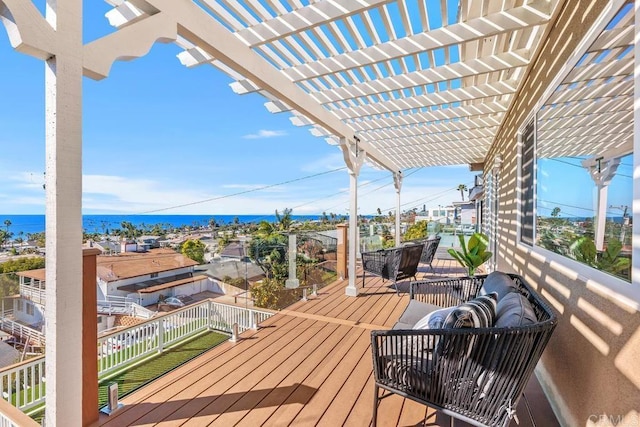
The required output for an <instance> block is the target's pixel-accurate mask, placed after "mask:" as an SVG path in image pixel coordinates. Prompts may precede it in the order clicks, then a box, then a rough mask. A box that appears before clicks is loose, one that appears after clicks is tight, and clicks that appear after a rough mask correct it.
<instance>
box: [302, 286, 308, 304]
mask: <svg viewBox="0 0 640 427" xmlns="http://www.w3.org/2000/svg"><path fill="white" fill-rule="evenodd" d="M302 301H308V299H307V288H303V289H302Z"/></svg>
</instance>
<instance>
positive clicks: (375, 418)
mask: <svg viewBox="0 0 640 427" xmlns="http://www.w3.org/2000/svg"><path fill="white" fill-rule="evenodd" d="M377 423H378V385H377V384H376V385H375V388H374V390H373V418H372V420H371V426H372V427H376V424H377Z"/></svg>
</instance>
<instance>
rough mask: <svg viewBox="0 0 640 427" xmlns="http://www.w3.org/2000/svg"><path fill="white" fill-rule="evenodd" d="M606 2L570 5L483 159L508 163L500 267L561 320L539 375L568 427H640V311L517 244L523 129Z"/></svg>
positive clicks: (577, 1) (501, 208)
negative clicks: (514, 275) (520, 278)
mask: <svg viewBox="0 0 640 427" xmlns="http://www.w3.org/2000/svg"><path fill="white" fill-rule="evenodd" d="M608 3H609V2H608V1H604V0H597V1H596V0H589V1H587V0H568V1H566V2H565V3H564V6H563V8H562V9H561V11H560V13H559V14H558V15H557V20H556V21H555V24H554V25H553V26H552V28H551V30H550V33H549V34H548V37H547V38H546V41H544V42H543V47H542V50H541V52H540V55H539V56H538V58H537V60H536V62H535V65H534V67H533V68H532V72H531V73H530V75H529V76H528V78H527V79H526V80H525V83H524V85H523V87H522V89H521V92H520V93H519V95H518V96H517V97H516V101H515V103H514V105H512V108H511V110H510V112H509V113H508V114H507V116H506V119H505V122H504V123H503V125H502V128H501V129H500V132H499V133H498V136H497V139H496V142H495V143H494V145H493V146H492V149H491V150H490V152H489V155H488V157H487V159H486V160H485V165H486V167H487V168H490V167H491V166H492V165H493V159H494V158H495V156H496V155H498V154H500V155H501V156H502V158H503V161H504V163H503V166H502V170H501V173H500V174H501V176H500V190H499V198H500V199H499V208H498V214H499V220H498V221H499V222H498V258H497V261H498V269H500V270H503V271H512V272H516V273H519V274H521V275H523V276H524V277H525V278H526V279H527V281H528V282H529V283H531V284H532V285H533V286H534V287H535V288H537V290H538V291H539V292H541V294H542V295H543V296H544V297H545V298H546V300H547V301H548V302H549V303H550V304H551V305H552V306H553V307H554V309H555V310H556V312H557V313H558V314H559V317H560V322H559V326H558V328H557V329H556V331H555V333H554V336H553V337H552V339H551V342H550V343H549V346H548V347H547V349H546V351H545V353H544V355H543V358H542V360H541V363H540V364H539V365H538V369H537V371H536V373H537V375H538V377H539V379H540V380H541V383H542V384H543V387H544V388H545V391H546V392H547V395H548V397H549V399H550V401H551V403H552V405H553V406H554V409H555V410H556V414H557V416H558V417H559V419H560V421H561V423H562V424H563V425H565V426H591V425H614V424H615V425H621V426H622V425H624V426H640V362H638V361H639V360H640V313H638V311H636V310H635V309H634V308H632V306H631V305H629V304H624V303H623V302H620V301H619V300H618V299H617V298H615V297H614V296H613V295H612V294H611V292H607V291H606V289H605V290H603V289H599V288H598V286H597V284H596V283H593V278H586V277H580V276H579V275H578V274H576V273H575V271H574V270H572V269H571V268H570V267H567V266H566V265H564V263H558V262H553V261H551V260H550V259H548V258H547V257H545V256H544V255H540V253H532V252H531V251H530V250H529V249H527V247H526V246H524V245H520V244H518V236H517V222H518V217H517V209H518V204H517V193H518V190H517V176H518V172H517V168H518V148H517V132H518V130H519V129H520V128H521V127H522V126H523V125H524V123H525V121H526V120H527V119H528V117H529V116H530V114H531V113H532V112H533V109H534V106H535V104H536V102H538V100H539V99H540V98H541V96H542V95H543V92H544V91H545V90H546V88H547V87H548V86H549V85H550V82H551V81H552V80H553V78H554V77H555V76H556V75H557V74H558V73H559V71H560V69H561V67H562V66H563V65H564V63H565V62H566V61H567V59H568V58H569V56H570V55H571V54H572V53H573V52H574V50H575V48H576V46H577V45H578V43H579V42H580V41H581V40H582V38H583V37H584V35H585V34H586V33H587V31H588V30H589V28H590V27H591V26H592V24H593V23H594V21H595V20H596V18H597V17H598V15H599V14H600V13H601V12H602V10H603V9H604V8H605V7H606V6H607V4H608ZM485 172H488V169H487V170H486V171H485ZM636 185H638V184H637V183H636Z"/></svg>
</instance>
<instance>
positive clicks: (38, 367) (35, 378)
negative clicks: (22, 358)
mask: <svg viewBox="0 0 640 427" xmlns="http://www.w3.org/2000/svg"><path fill="white" fill-rule="evenodd" d="M0 385H2V398H3V399H4V400H6V401H8V402H9V403H11V404H12V405H13V406H15V407H16V408H18V409H20V410H21V411H23V412H24V411H27V410H29V409H31V408H33V407H34V406H38V405H41V404H43V403H44V396H45V383H44V356H41V357H38V358H36V359H31V360H28V361H26V362H24V363H20V364H16V365H12V366H8V367H6V368H4V369H0Z"/></svg>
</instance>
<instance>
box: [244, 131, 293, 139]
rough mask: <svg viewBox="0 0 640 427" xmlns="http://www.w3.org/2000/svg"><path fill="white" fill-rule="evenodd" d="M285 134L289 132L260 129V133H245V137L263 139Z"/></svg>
mask: <svg viewBox="0 0 640 427" xmlns="http://www.w3.org/2000/svg"><path fill="white" fill-rule="evenodd" d="M285 135H287V132H286V131H284V130H267V129H260V130H259V131H258V133H250V134H247V135H244V136H243V138H244V139H263V138H275V137H278V136H285Z"/></svg>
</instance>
